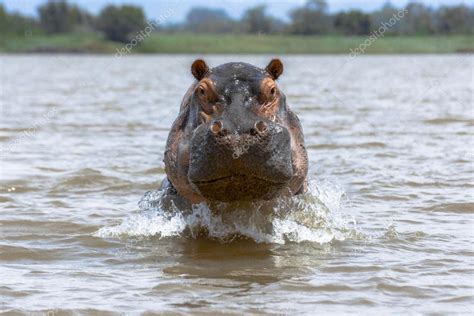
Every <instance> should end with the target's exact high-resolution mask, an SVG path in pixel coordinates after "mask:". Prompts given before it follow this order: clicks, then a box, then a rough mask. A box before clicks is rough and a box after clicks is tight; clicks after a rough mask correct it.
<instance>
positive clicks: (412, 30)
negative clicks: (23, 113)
mask: <svg viewBox="0 0 474 316" xmlns="http://www.w3.org/2000/svg"><path fill="white" fill-rule="evenodd" d="M267 9H268V8H267V7H266V6H264V5H258V6H255V7H252V8H250V9H248V10H247V11H245V13H244V14H243V15H242V17H241V18H240V19H234V18H232V17H230V16H229V14H228V13H227V12H226V11H225V10H223V9H212V8H206V7H196V8H192V9H191V10H190V11H189V12H188V14H187V16H186V20H185V21H184V22H183V23H179V24H167V25H160V27H159V28H154V31H158V32H192V33H211V34H222V33H236V34H295V35H327V34H340V35H346V36H351V35H368V34H370V33H371V32H374V31H375V30H377V29H378V28H379V27H380V26H381V25H382V24H383V23H387V22H388V21H390V19H391V18H393V17H394V16H396V15H397V14H398V16H399V19H397V22H398V23H394V24H393V25H392V24H391V25H390V28H387V29H386V31H385V35H437V34H474V7H469V6H466V5H454V6H440V7H437V8H432V7H430V6H427V5H424V4H421V3H417V2H411V3H409V4H408V5H406V6H405V7H404V8H396V7H394V6H392V5H391V4H390V3H387V4H385V5H384V6H383V7H381V8H380V9H378V10H375V11H373V12H371V13H364V12H362V11H359V10H348V11H343V12H337V13H330V12H329V10H328V5H327V3H326V2H325V1H323V0H309V1H307V2H306V3H305V4H304V5H303V6H301V7H297V8H295V9H293V10H291V11H290V12H288V17H289V19H288V20H287V21H283V20H281V19H278V18H275V17H273V16H271V15H270V14H268V10H267ZM400 12H403V15H402V18H400ZM146 24H147V20H146V17H145V14H144V12H143V10H142V9H141V8H140V7H136V6H132V5H122V6H115V5H107V6H105V7H104V8H103V9H102V10H101V12H100V13H99V14H98V15H97V16H94V15H92V14H90V13H89V12H87V11H86V10H85V9H83V8H80V7H78V6H77V5H74V4H71V3H68V2H67V1H66V0H62V1H48V2H46V3H44V4H42V5H40V6H39V7H38V17H37V18H33V17H27V16H23V15H21V14H18V13H9V12H7V10H6V9H5V7H4V5H3V4H0V31H1V33H2V34H17V35H18V34H20V35H21V34H26V35H28V34H31V32H39V33H44V34H55V33H68V32H81V31H83V32H84V31H85V32H101V33H103V34H104V35H105V37H106V38H107V39H109V40H112V41H118V42H127V41H128V40H129V39H130V38H131V37H132V36H133V35H134V34H136V32H138V31H139V30H141V29H143V28H144V27H145V26H146Z"/></svg>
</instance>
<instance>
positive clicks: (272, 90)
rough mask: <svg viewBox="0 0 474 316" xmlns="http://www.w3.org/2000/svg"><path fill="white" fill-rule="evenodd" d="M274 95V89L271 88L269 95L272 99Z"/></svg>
mask: <svg viewBox="0 0 474 316" xmlns="http://www.w3.org/2000/svg"><path fill="white" fill-rule="evenodd" d="M275 93H276V88H275V87H272V89H271V90H270V95H271V96H272V97H273V96H274V95H275Z"/></svg>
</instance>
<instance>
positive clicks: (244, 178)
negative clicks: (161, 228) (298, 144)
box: [188, 118, 293, 201]
mask: <svg viewBox="0 0 474 316" xmlns="http://www.w3.org/2000/svg"><path fill="white" fill-rule="evenodd" d="M290 143H291V138H290V134H289V132H288V130H287V129H286V128H285V127H282V126H279V125H278V124H276V123H274V122H271V121H264V120H261V119H259V120H254V121H252V122H246V124H235V123H233V122H232V121H231V120H226V119H222V118H221V119H215V120H213V121H212V122H209V124H206V125H203V126H200V127H199V128H198V129H197V130H196V132H195V133H194V136H193V138H192V140H191V146H190V164H189V171H188V179H189V182H190V183H191V185H192V186H193V187H194V188H195V189H196V190H197V191H198V192H200V194H202V195H203V196H204V197H206V198H209V199H213V200H219V201H232V200H239V199H242V198H244V197H245V199H247V200H249V199H250V200H252V199H271V198H273V197H275V196H276V195H277V194H278V192H280V191H281V189H282V188H283V187H284V186H285V185H286V184H287V183H288V181H290V179H291V178H292V176H293V168H292V161H291V146H290Z"/></svg>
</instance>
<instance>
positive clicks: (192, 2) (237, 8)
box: [0, 0, 474, 23]
mask: <svg viewBox="0 0 474 316" xmlns="http://www.w3.org/2000/svg"><path fill="white" fill-rule="evenodd" d="M45 2H46V0H0V3H3V4H4V5H5V7H6V9H7V11H9V12H12V11H17V12H20V13H22V14H26V15H32V16H36V8H37V7H38V5H40V4H42V3H45ZM69 2H70V3H75V4H77V5H79V6H80V7H83V8H85V9H87V10H88V11H89V12H91V13H93V14H97V13H98V12H99V11H100V9H101V8H102V7H103V6H105V5H107V4H134V5H137V6H140V7H142V8H143V10H144V11H145V15H146V17H147V18H148V19H157V18H159V17H160V15H162V14H164V13H166V12H170V13H171V14H168V15H169V16H168V15H167V16H168V17H167V22H169V23H177V22H182V21H183V20H184V19H185V18H186V14H187V13H188V11H189V9H191V8H192V7H210V8H220V9H225V10H226V11H227V13H228V14H229V15H230V16H231V17H233V18H239V17H241V15H242V14H243V12H244V11H245V10H246V9H248V8H250V7H254V6H256V5H257V4H266V5H267V12H268V13H269V14H271V15H273V16H275V17H278V18H280V19H283V20H287V19H288V12H289V11H290V10H291V9H293V8H296V7H299V6H302V5H303V4H304V3H305V2H306V1H305V0H293V1H290V0H276V1H275V0H273V1H272V0H256V1H255V0H253V1H252V0H207V1H206V0H189V1H180V0H148V1H147V0H69ZM386 2H387V0H352V1H348V0H328V1H327V3H328V4H329V10H330V12H337V11H341V10H348V9H359V10H362V11H365V12H370V11H373V10H375V9H378V8H380V7H381V6H382V5H383V4H385V3H386ZM409 2H410V0H391V1H390V3H391V4H392V5H394V6H395V7H403V6H405V5H406V4H407V3H409ZM417 2H421V3H424V4H426V5H429V6H433V7H438V6H440V5H453V4H460V3H463V4H467V5H471V6H472V5H473V4H474V0H418V1H417Z"/></svg>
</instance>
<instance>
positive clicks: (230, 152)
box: [162, 59, 308, 203]
mask: <svg viewBox="0 0 474 316" xmlns="http://www.w3.org/2000/svg"><path fill="white" fill-rule="evenodd" d="M191 73H192V74H193V76H194V77H195V78H196V81H195V82H194V83H193V84H192V85H191V87H190V88H189V89H188V91H187V92H186V94H185V96H184V98H183V101H182V104H181V107H180V111H179V115H178V117H177V118H176V120H175V121H174V123H173V125H172V127H171V130H170V133H169V136H168V140H167V144H166V151H165V155H164V156H165V158H164V162H165V170H166V175H167V179H165V180H164V181H163V183H162V188H163V189H166V190H168V192H170V193H171V194H174V195H176V196H177V197H179V198H181V199H184V200H185V201H187V202H189V203H200V202H203V201H223V202H231V201H253V200H270V199H273V198H275V197H278V196H291V195H295V194H299V193H301V192H304V191H305V189H306V176H307V172H308V159H307V154H306V149H305V145H304V138H303V131H302V128H301V125H300V122H299V119H298V117H297V116H296V115H295V114H294V113H293V112H292V111H291V110H290V108H289V106H288V104H287V103H286V97H285V95H284V93H283V91H281V90H280V88H279V87H278V85H277V83H276V80H277V79H278V77H280V75H281V74H282V73H283V64H282V62H281V61H280V60H279V59H273V60H271V61H270V63H269V64H268V65H267V66H266V68H265V69H262V68H258V67H255V66H253V65H250V64H246V63H240V62H232V63H227V64H223V65H220V66H217V67H215V68H209V67H208V66H207V64H206V63H205V62H204V61H203V60H201V59H198V60H196V61H194V63H193V64H192V66H191Z"/></svg>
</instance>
